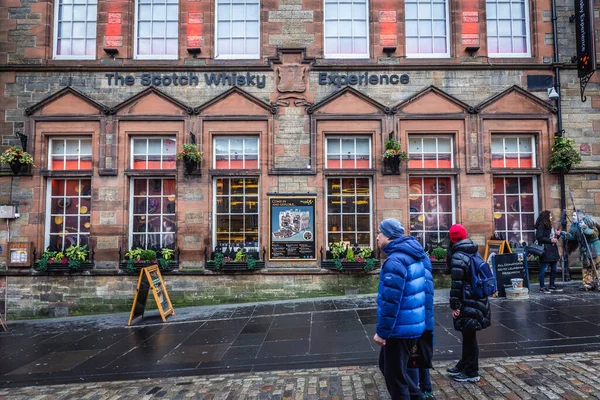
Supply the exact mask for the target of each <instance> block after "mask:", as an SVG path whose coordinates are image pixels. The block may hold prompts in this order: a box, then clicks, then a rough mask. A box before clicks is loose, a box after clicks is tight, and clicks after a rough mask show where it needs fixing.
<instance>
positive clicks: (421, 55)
mask: <svg viewBox="0 0 600 400" xmlns="http://www.w3.org/2000/svg"><path fill="white" fill-rule="evenodd" d="M406 4H407V3H406V2H405V3H404V48H405V49H407V47H408V46H407V45H406V39H407V37H408V36H407V34H406V21H407V20H409V18H407V14H406ZM416 4H417V7H418V6H419V4H420V3H418V2H417V3H416ZM430 4H433V3H430ZM444 4H445V11H446V17H445V22H446V52H445V53H409V52H408V51H406V58H450V37H451V36H452V34H451V32H450V0H445V1H444ZM417 12H418V11H417ZM431 15H432V16H431V19H430V20H431V21H432V22H433V20H434V19H433V10H432V14H431ZM410 20H413V18H410ZM414 20H416V21H417V29H418V23H419V21H421V20H420V19H418V18H417V19H414ZM423 21H425V19H423ZM432 30H433V24H432ZM432 35H433V31H432ZM411 37H412V36H411ZM434 37H435V36H431V39H432V41H433V38H434ZM420 40H421V36H420V34H419V33H417V41H418V42H420ZM432 45H433V42H432Z"/></svg>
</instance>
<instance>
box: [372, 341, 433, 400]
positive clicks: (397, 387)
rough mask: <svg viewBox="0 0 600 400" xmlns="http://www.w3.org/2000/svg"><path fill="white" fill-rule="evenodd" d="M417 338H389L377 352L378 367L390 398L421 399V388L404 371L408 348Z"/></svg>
mask: <svg viewBox="0 0 600 400" xmlns="http://www.w3.org/2000/svg"><path fill="white" fill-rule="evenodd" d="M416 343H417V339H395V338H389V339H386V341H385V346H383V347H381V351H380V352H379V369H380V370H381V373H382V374H383V376H384V378H385V385H386V386H387V389H388V391H389V392H390V395H391V396H392V400H404V399H406V400H416V399H422V398H423V395H422V394H421V390H420V389H419V387H418V386H417V385H415V383H414V382H413V381H412V380H411V379H410V377H409V376H408V374H407V373H406V369H407V368H408V367H407V365H408V358H409V357H410V350H411V349H412V347H413V346H414V345H415V344H416Z"/></svg>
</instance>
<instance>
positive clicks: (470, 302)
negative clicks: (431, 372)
mask: <svg viewBox="0 0 600 400" xmlns="http://www.w3.org/2000/svg"><path fill="white" fill-rule="evenodd" d="M449 233H450V242H451V243H452V245H451V246H450V256H449V257H450V260H449V266H450V268H451V277H452V287H451V289H450V308H451V309H452V317H453V319H454V329H456V330H457V331H460V332H461V333H462V337H463V340H462V357H461V359H460V361H459V362H458V364H456V366H455V367H452V368H448V369H447V370H446V371H447V372H448V374H449V375H450V376H452V377H454V380H455V381H458V382H478V381H479V379H480V377H479V345H478V344H477V335H476V333H477V331H480V330H482V329H485V328H487V327H488V326H490V325H491V317H492V316H491V311H490V305H489V303H488V299H487V297H486V298H484V299H478V298H475V297H474V296H473V294H472V293H471V290H470V285H471V256H473V255H475V254H476V253H477V250H478V248H477V245H476V244H475V243H473V241H471V239H469V238H468V237H467V230H466V229H465V227H464V226H462V225H460V224H455V225H452V227H451V228H450V232H449Z"/></svg>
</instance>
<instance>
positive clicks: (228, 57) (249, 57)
mask: <svg viewBox="0 0 600 400" xmlns="http://www.w3.org/2000/svg"><path fill="white" fill-rule="evenodd" d="M246 6H247V4H246V2H245V1H244V7H246ZM260 13H261V3H260V0H258V21H257V22H258V53H256V54H218V40H219V34H218V32H219V0H216V1H215V28H214V55H215V60H259V59H260V58H261V53H262V51H261V50H262V41H261V38H262V35H261V31H262V25H261V18H260ZM231 21H232V20H229V22H230V23H231ZM247 22H248V20H246V19H244V28H245V27H246V25H245V24H246V23H247ZM252 22H254V21H252ZM232 39H233V34H232V35H231V36H230V37H229V40H232ZM244 40H246V36H245V33H244Z"/></svg>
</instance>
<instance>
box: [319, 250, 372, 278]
mask: <svg viewBox="0 0 600 400" xmlns="http://www.w3.org/2000/svg"><path fill="white" fill-rule="evenodd" d="M328 255H329V256H330V257H328V259H326V260H321V268H325V269H336V270H338V271H340V272H341V271H359V272H369V271H373V270H374V269H375V268H379V267H380V264H379V260H378V259H377V258H375V257H374V255H373V250H372V249H371V248H369V247H359V246H358V245H357V246H355V247H352V246H346V247H345V246H344V245H343V244H342V243H331V244H330V245H329V251H328Z"/></svg>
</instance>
